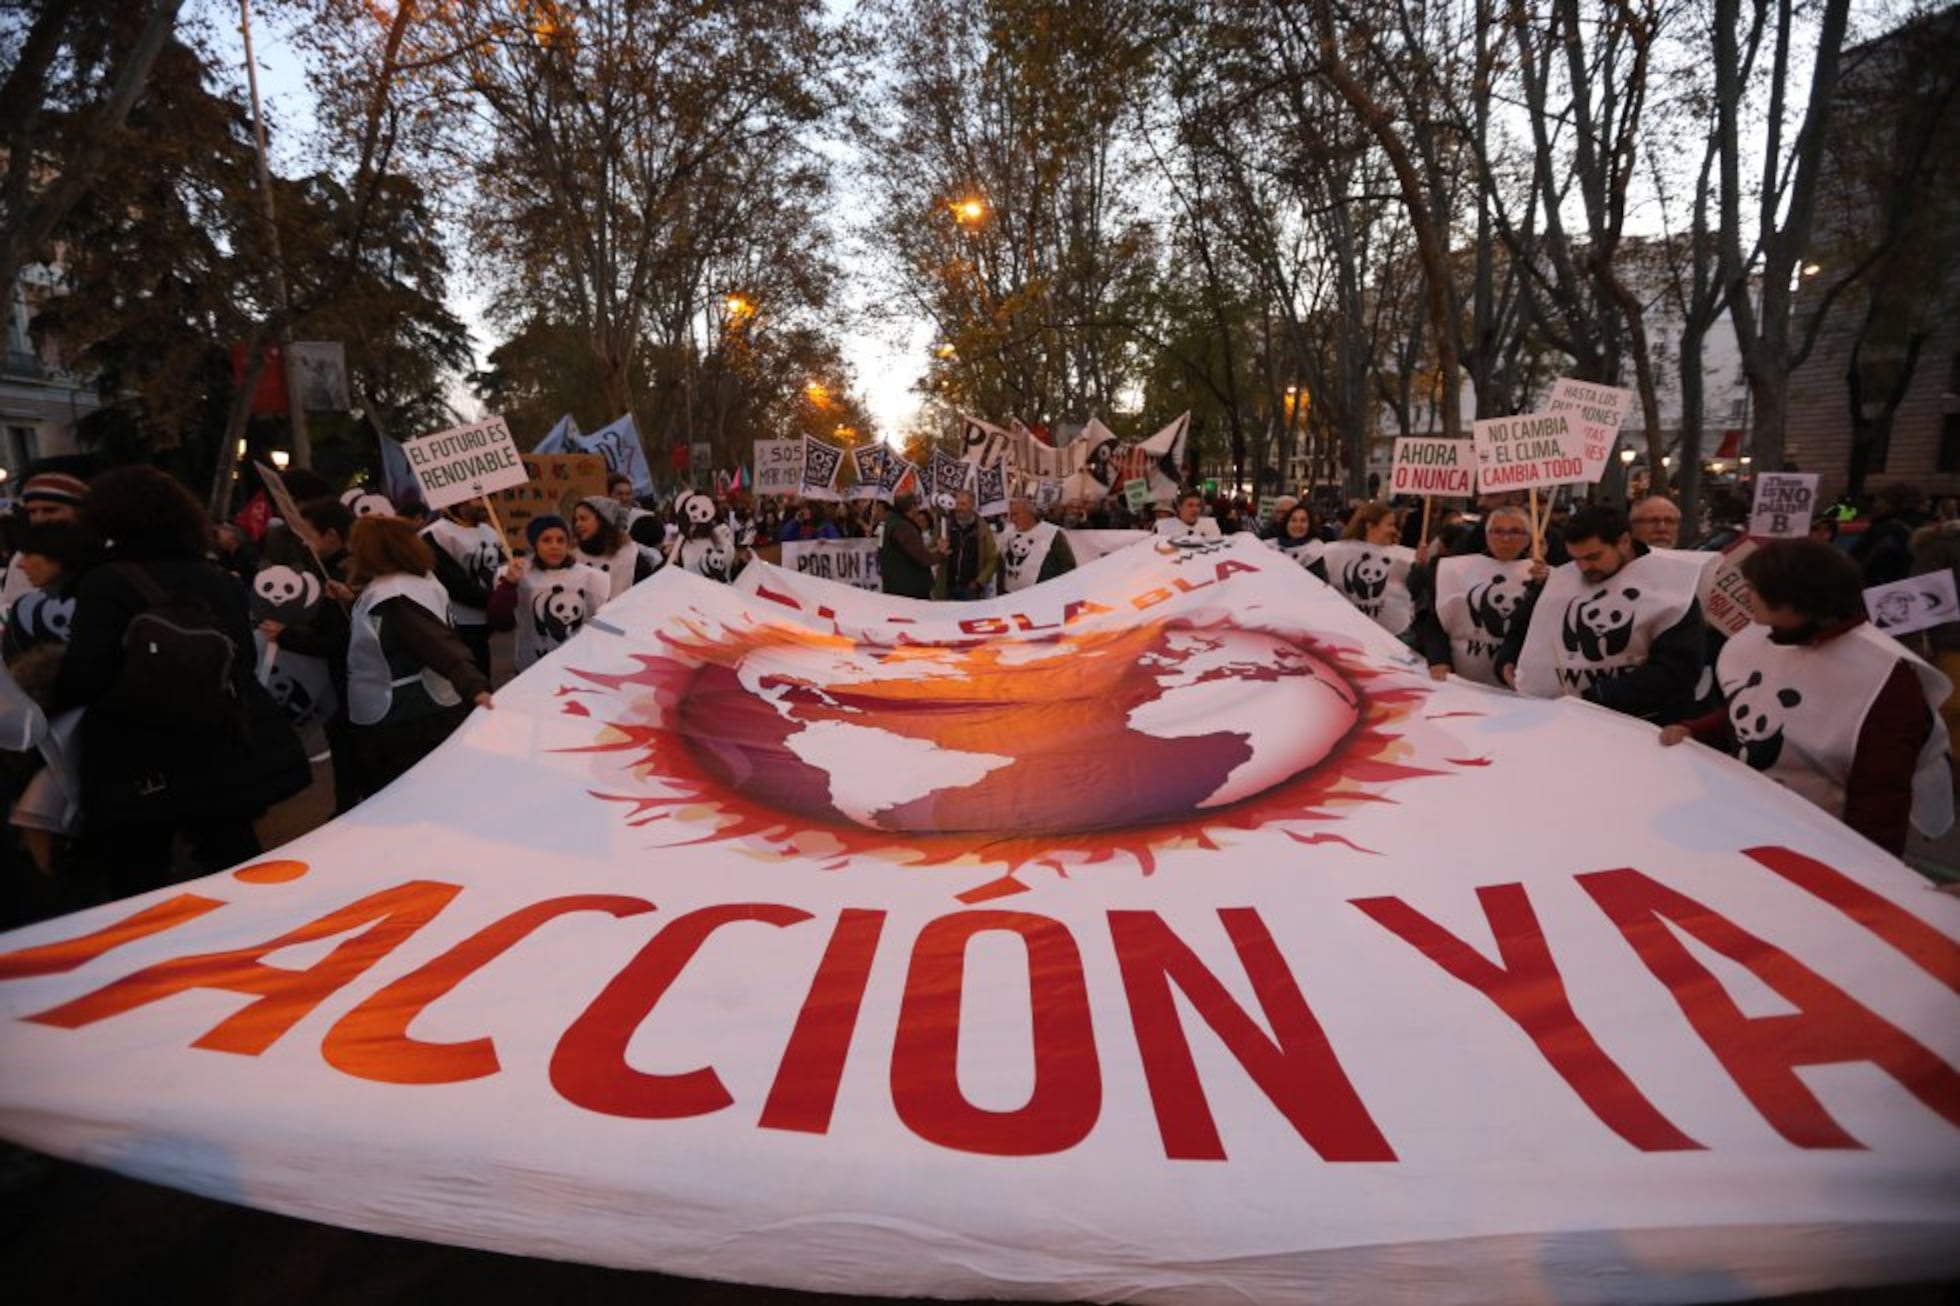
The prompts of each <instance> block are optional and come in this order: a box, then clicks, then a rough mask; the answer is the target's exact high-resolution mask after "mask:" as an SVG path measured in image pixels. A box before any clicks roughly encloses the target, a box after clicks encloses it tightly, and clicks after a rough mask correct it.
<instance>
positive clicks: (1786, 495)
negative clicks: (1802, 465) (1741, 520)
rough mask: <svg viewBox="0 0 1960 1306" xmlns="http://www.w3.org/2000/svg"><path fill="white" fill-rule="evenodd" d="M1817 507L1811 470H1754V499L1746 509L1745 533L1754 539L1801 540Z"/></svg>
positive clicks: (1814, 483) (1815, 485) (1808, 529)
mask: <svg viewBox="0 0 1960 1306" xmlns="http://www.w3.org/2000/svg"><path fill="white" fill-rule="evenodd" d="M1816 509H1817V475H1816V473H1814V472H1758V473H1757V474H1756V501H1755V503H1754V504H1752V505H1751V506H1750V509H1749V534H1750V535H1751V536H1752V537H1754V538H1756V539H1765V540H1791V539H1802V538H1803V537H1804V536H1806V535H1808V534H1809V533H1810V517H1811V514H1812V513H1813V512H1815V511H1816Z"/></svg>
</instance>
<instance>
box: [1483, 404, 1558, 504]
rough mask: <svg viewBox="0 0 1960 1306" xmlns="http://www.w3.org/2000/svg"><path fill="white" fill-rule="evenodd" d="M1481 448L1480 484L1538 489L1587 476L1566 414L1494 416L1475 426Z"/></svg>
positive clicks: (1489, 488)
mask: <svg viewBox="0 0 1960 1306" xmlns="http://www.w3.org/2000/svg"><path fill="white" fill-rule="evenodd" d="M1471 431H1472V440H1473V442H1474V443H1475V445H1476V449H1477V488H1478V489H1479V490H1480V491H1481V492H1483V493H1485V494H1494V493H1496V492H1498V491H1500V490H1534V489H1543V488H1544V487H1546V486H1550V485H1566V484H1569V483H1571V482H1574V481H1581V480H1584V479H1585V474H1586V460H1585V456H1584V450H1583V446H1582V442H1581V441H1580V438H1579V435H1578V433H1577V432H1575V431H1574V430H1573V429H1572V419H1571V418H1570V417H1569V416H1567V415H1566V414H1565V413H1525V414H1522V415H1521V416H1518V417H1493V418H1490V419H1488V420H1485V421H1480V422H1477V423H1475V424H1474V425H1473V426H1472V427H1471Z"/></svg>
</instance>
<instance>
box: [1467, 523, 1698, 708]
mask: <svg viewBox="0 0 1960 1306" xmlns="http://www.w3.org/2000/svg"><path fill="white" fill-rule="evenodd" d="M1633 549H1634V556H1635V557H1641V556H1643V555H1645V554H1646V553H1647V546H1646V545H1644V544H1641V543H1639V542H1637V541H1636V542H1635V544H1634V546H1633ZM1543 593H1544V587H1543V586H1541V585H1527V586H1526V587H1525V593H1524V597H1523V598H1522V599H1521V600H1519V602H1518V608H1517V611H1516V612H1514V613H1512V614H1511V627H1510V630H1509V632H1508V633H1507V634H1506V635H1505V637H1504V646H1503V647H1502V648H1500V649H1499V650H1498V651H1497V662H1496V669H1497V674H1498V675H1499V676H1500V677H1502V676H1503V674H1504V668H1505V667H1515V666H1516V665H1517V664H1518V655H1519V654H1520V653H1521V652H1522V651H1523V650H1524V641H1525V635H1526V632H1528V631H1529V630H1530V629H1531V620H1532V616H1533V614H1534V613H1536V612H1537V610H1538V599H1539V596H1540V595H1542V594H1543ZM1707 665H1708V623H1707V622H1706V621H1705V620H1703V618H1702V615H1701V604H1700V603H1699V602H1694V601H1690V602H1689V604H1688V610H1687V611H1686V612H1684V613H1682V614H1681V619H1680V620H1679V621H1676V622H1675V623H1674V624H1673V625H1672V626H1669V627H1668V628H1667V629H1666V630H1664V631H1662V632H1661V633H1660V634H1658V635H1656V636H1654V642H1653V643H1652V644H1650V645H1649V646H1648V648H1647V657H1646V659H1645V660H1644V661H1642V662H1641V664H1640V665H1639V666H1637V667H1634V668H1632V669H1630V670H1629V671H1628V672H1627V673H1626V674H1625V675H1621V676H1612V677H1610V678H1608V679H1605V680H1599V681H1595V682H1594V683H1593V684H1591V685H1588V686H1587V687H1586V689H1585V690H1584V692H1582V693H1581V694H1580V695H1579V697H1581V698H1583V699H1585V700H1586V701H1587V702H1589V703H1597V704H1599V705H1600V706H1601V707H1610V708H1612V709H1613V710H1614V711H1615V712H1624V713H1625V714H1626V715H1628V716H1636V717H1639V718H1641V719H1642V720H1644V721H1652V722H1653V723H1654V724H1655V725H1662V726H1665V725H1672V724H1673V723H1675V722H1677V721H1685V720H1687V719H1688V718H1690V717H1692V716H1695V715H1696V714H1697V712H1698V711H1699V704H1698V700H1697V699H1696V697H1695V691H1696V689H1697V688H1698V687H1699V685H1700V683H1701V675H1702V671H1703V670H1704V669H1705V668H1706V667H1707Z"/></svg>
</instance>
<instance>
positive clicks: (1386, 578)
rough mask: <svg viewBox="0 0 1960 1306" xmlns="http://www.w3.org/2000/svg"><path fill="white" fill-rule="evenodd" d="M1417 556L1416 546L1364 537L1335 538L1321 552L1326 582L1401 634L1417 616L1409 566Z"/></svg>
mask: <svg viewBox="0 0 1960 1306" xmlns="http://www.w3.org/2000/svg"><path fill="white" fill-rule="evenodd" d="M1415 560H1416V555H1415V550H1413V549H1405V548H1403V547H1402V546H1401V545H1399V544H1387V545H1382V544H1369V543H1367V542H1366V541H1364V540H1336V541H1335V542H1334V543H1332V544H1329V545H1328V546H1327V547H1326V548H1324V549H1322V550H1321V554H1320V561H1321V565H1322V567H1323V568H1325V570H1326V572H1327V583H1328V584H1329V585H1332V586H1333V587H1334V588H1335V589H1337V590H1339V591H1340V592H1341V595H1342V596H1343V597H1344V598H1346V599H1347V601H1348V602H1349V603H1352V604H1353V605H1354V606H1355V607H1356V608H1358V609H1360V610H1361V612H1362V613H1363V614H1365V615H1366V616H1367V617H1368V618H1369V619H1371V620H1372V621H1374V622H1375V623H1376V624H1378V625H1379V626H1381V628H1382V629H1383V630H1386V631H1387V632H1388V633H1389V634H1391V635H1400V634H1401V633H1402V632H1403V631H1405V630H1407V629H1408V628H1409V623H1410V622H1412V621H1414V620H1415V604H1414V602H1413V601H1412V600H1411V599H1410V597H1409V568H1410V567H1412V566H1414V565H1415Z"/></svg>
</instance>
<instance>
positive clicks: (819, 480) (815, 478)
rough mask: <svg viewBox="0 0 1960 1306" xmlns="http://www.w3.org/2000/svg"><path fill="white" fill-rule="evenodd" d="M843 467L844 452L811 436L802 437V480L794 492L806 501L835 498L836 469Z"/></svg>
mask: <svg viewBox="0 0 1960 1306" xmlns="http://www.w3.org/2000/svg"><path fill="white" fill-rule="evenodd" d="M843 465H844V451H843V450H842V449H839V448H838V447H837V446H835V445H831V444H825V443H824V442H823V441H822V440H818V439H815V438H813V437H811V436H807V435H806V436H804V437H803V480H802V481H801V482H800V483H799V484H798V485H797V487H796V492H797V493H798V494H800V495H802V496H803V497H804V498H806V499H835V498H837V497H838V496H837V490H836V485H837V469H838V468H840V467H842V466H843Z"/></svg>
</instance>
